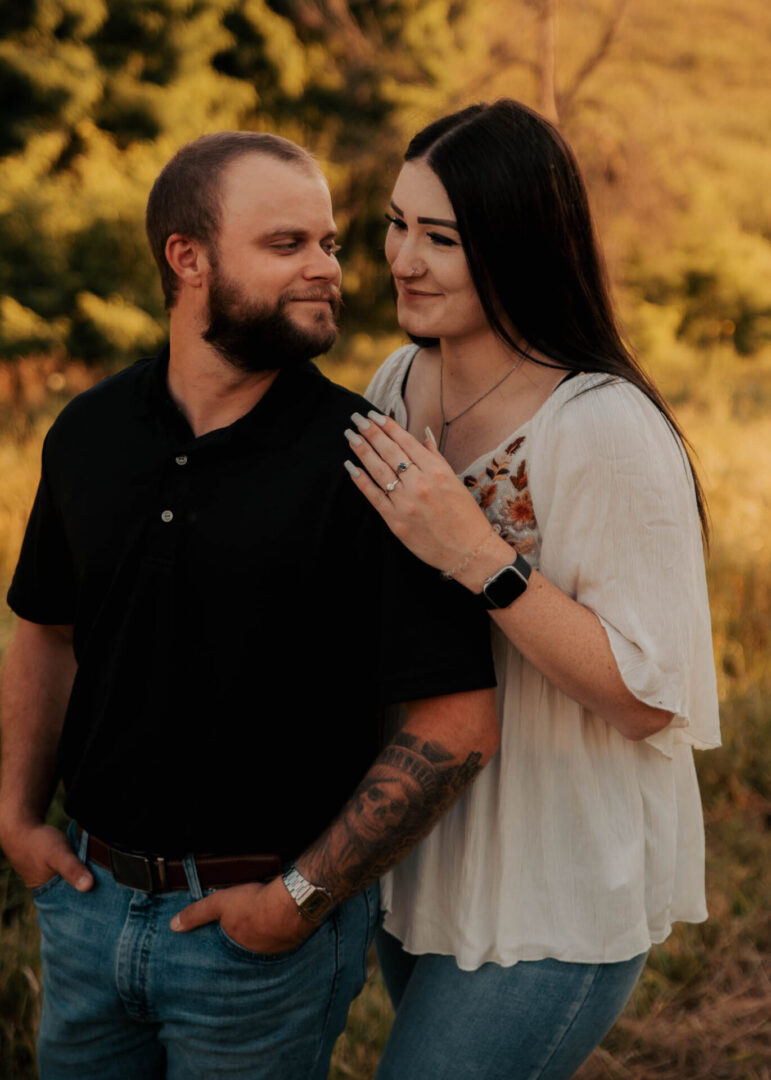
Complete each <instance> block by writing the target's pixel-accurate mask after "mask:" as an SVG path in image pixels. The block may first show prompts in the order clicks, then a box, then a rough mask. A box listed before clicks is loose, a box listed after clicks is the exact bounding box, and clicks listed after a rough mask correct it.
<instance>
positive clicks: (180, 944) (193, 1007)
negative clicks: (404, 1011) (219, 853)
mask: <svg viewBox="0 0 771 1080" xmlns="http://www.w3.org/2000/svg"><path fill="white" fill-rule="evenodd" d="M84 835H85V834H84ZM70 836H71V839H72V834H70ZM83 851H84V846H83V845H82V846H81V857H83ZM185 865H186V870H187V877H188V885H189V890H180V891H178V892H165V893H154V894H149V895H148V894H146V893H141V892H136V891H134V890H133V889H128V888H126V887H125V886H123V885H118V884H117V883H116V882H115V880H114V879H113V877H112V875H111V874H110V873H109V871H107V870H103V869H102V868H101V867H100V866H95V865H94V864H93V863H91V864H90V869H91V872H92V873H93V875H94V878H95V881H96V884H95V885H94V887H93V889H91V890H90V891H89V892H86V893H79V892H76V890H75V889H73V888H72V887H71V886H70V885H68V884H67V883H66V882H65V881H63V880H62V879H61V878H60V877H55V878H53V879H52V880H51V881H49V882H46V884H45V885H42V886H40V888H38V889H35V890H34V897H35V903H36V905H37V909H38V921H39V924H40V932H41V956H42V962H43V1012H42V1017H41V1022H40V1034H39V1040H38V1057H39V1066H40V1078H41V1080H220V1078H223V1080H224V1078H225V1077H227V1078H228V1080H324V1078H326V1076H327V1072H328V1068H329V1057H330V1054H331V1052H332V1048H333V1046H334V1043H335V1039H336V1038H337V1036H338V1035H339V1034H340V1032H341V1031H342V1030H343V1028H344V1027H345V1021H346V1017H347V1015H348V1006H349V1004H350V1002H351V999H352V998H353V997H355V995H356V994H357V993H358V992H359V990H360V989H361V987H362V986H363V984H364V980H365V978H366V966H367V951H368V947H369V944H370V942H371V939H372V935H373V933H374V928H375V924H376V922H377V919H378V914H379V913H378V893H377V886H373V887H372V888H371V889H369V890H366V891H365V892H362V893H359V895H358V896H355V897H354V898H353V899H352V900H349V901H348V902H347V903H345V904H342V905H341V906H340V907H339V908H338V909H337V910H336V911H335V912H334V913H333V914H332V915H331V916H330V917H329V918H328V919H327V920H326V921H325V922H324V923H322V925H321V926H320V927H319V929H318V930H316V931H315V932H314V933H313V934H312V935H311V937H310V938H308V940H307V941H305V942H304V943H303V944H302V945H300V946H299V947H298V948H296V949H291V950H289V951H288V952H285V953H278V954H275V955H262V954H259V953H254V952H251V951H250V950H248V949H245V948H243V947H242V946H241V945H239V944H238V943H237V942H235V941H233V940H232V939H231V938H229V937H228V936H227V935H226V934H225V932H224V930H223V929H222V927H221V926H220V925H219V923H216V922H215V923H210V924H209V925H207V926H202V927H199V928H198V929H197V930H191V931H190V932H189V933H185V934H178V933H175V932H174V931H173V930H171V929H170V927H169V923H170V921H171V919H172V917H173V916H174V915H175V914H176V913H177V912H178V911H180V910H181V909H182V908H183V907H185V906H186V905H187V904H189V903H191V902H192V901H193V900H197V899H200V897H201V895H202V893H201V888H200V885H199V883H198V875H197V873H196V870H195V863H194V862H193V860H192V859H187V860H185Z"/></svg>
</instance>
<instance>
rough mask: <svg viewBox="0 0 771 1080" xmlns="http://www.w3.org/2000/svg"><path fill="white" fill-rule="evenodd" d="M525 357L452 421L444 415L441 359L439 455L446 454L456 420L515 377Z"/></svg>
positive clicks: (441, 366) (440, 365) (441, 357)
mask: <svg viewBox="0 0 771 1080" xmlns="http://www.w3.org/2000/svg"><path fill="white" fill-rule="evenodd" d="M524 359H525V358H524V356H520V358H519V360H517V362H516V364H515V365H514V367H513V368H509V370H508V371H507V372H506V374H505V375H503V376H502V377H501V378H500V379H499V380H498V382H497V383H494V384H493V385H492V386H491V387H490V389H489V390H485V392H484V394H482V395H481V397H478V398H477V399H476V401H472V402H471V404H470V405H467V406H466V408H465V409H463V410H462V411H461V412H459V413H456V414H455V416H453V417H452V418H451V419H450V420H448V419H447V418H446V417H445V415H444V357H443V356H440V357H439V411H440V412H441V414H442V430H441V432H440V435H439V453H440V454H441V453H443V452H444V444H445V443H446V442H447V432H448V430H449V427H450V424H454V423H455V421H456V420H460V418H461V416H465V415H466V413H467V412H471V410H472V409H473V408H474V406H475V405H478V404H479V402H480V401H484V399H485V398H486V397H488V396H489V395H490V394H492V392H493V390H497V389H498V387H499V386H500V385H501V383H503V382H505V381H506V380H507V379H508V377H509V375H513V374H514V372H515V371H519V369H520V367H521V366H522V361H523V360H524Z"/></svg>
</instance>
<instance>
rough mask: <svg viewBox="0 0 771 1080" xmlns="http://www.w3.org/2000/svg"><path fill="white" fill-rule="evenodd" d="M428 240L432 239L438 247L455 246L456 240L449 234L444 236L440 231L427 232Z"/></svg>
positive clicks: (456, 244)
mask: <svg viewBox="0 0 771 1080" xmlns="http://www.w3.org/2000/svg"><path fill="white" fill-rule="evenodd" d="M428 238H429V240H432V241H433V242H434V243H435V244H438V245H439V247H457V246H458V241H457V240H453V239H452V237H451V236H444V235H443V234H442V233H433V232H431V233H428Z"/></svg>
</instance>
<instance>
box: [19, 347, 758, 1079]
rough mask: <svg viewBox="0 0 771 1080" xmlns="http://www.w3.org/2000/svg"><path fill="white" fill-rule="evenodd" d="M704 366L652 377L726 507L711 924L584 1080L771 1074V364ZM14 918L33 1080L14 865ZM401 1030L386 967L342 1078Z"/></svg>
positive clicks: (361, 358)
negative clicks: (395, 1023)
mask: <svg viewBox="0 0 771 1080" xmlns="http://www.w3.org/2000/svg"><path fill="white" fill-rule="evenodd" d="M400 340H401V339H399V338H398V337H394V338H389V339H387V340H382V339H380V340H378V339H373V338H370V337H368V336H367V335H360V336H359V337H358V338H356V339H354V340H353V341H352V342H350V343H349V346H348V349H347V351H346V352H345V353H344V354H343V358H342V359H341V360H339V361H328V362H326V363H325V365H324V366H325V369H326V371H327V373H328V374H329V375H330V376H331V377H332V378H336V379H337V380H338V381H340V382H343V383H345V384H347V385H349V386H352V387H353V388H355V389H358V390H361V389H363V387H364V386H365V385H366V383H367V381H368V377H369V374H371V372H372V370H374V367H375V366H376V364H377V363H378V362H379V360H381V359H382V358H383V356H384V355H386V354H387V353H388V352H389V351H390V350H391V349H393V348H395V347H396V346H397V345H398V344H399V343H400ZM690 360H691V363H690V364H689V365H683V366H682V367H680V368H677V367H676V366H670V367H669V368H666V367H661V368H659V366H658V365H657V364H655V363H654V369H655V374H656V377H657V378H658V379H659V380H660V382H661V384H662V387H663V389H664V390H665V392H666V393H667V394H668V395H669V396H670V399H671V400H673V401H675V402H676V407H677V413H678V417H679V418H680V419H681V421H682V423H683V426H684V427H685V429H686V432H687V433H688V435H689V436H690V438H691V441H692V442H693V445H694V447H695V449H696V452H697V454H698V458H699V462H700V468H701V473H702V478H703V481H704V485H705V489H706V492H707V496H708V499H709V503H710V507H711V512H712V522H713V544H712V557H711V560H710V565H709V583H710V596H711V604H712V618H713V630H714V643H715V656H716V662H717V668H718V683H719V691H720V697H721V715H722V722H723V739H724V745H723V747H722V748H721V749H720V750H717V751H711V752H709V753H706V754H697V763H698V768H699V775H700V782H701V787H702V793H703V797H704V804H705V816H706V821H707V847H708V871H707V886H708V898H709V899H708V902H709V910H710V918H709V920H708V921H707V922H706V923H704V924H702V925H700V926H678V927H676V928H675V931H674V932H673V934H672V936H671V937H670V938H669V939H668V941H666V942H665V943H664V944H663V945H661V946H658V947H657V948H655V949H654V950H653V951H652V953H651V957H650V959H649V962H648V965H647V968H646V971H645V973H644V976H643V978H642V980H641V982H640V984H639V986H638V988H637V990H636V992H635V994H634V996H633V998H632V1000H631V1002H630V1003H629V1006H628V1007H627V1009H626V1011H625V1013H624V1015H623V1017H622V1019H621V1020H620V1021H619V1023H618V1024H617V1025H616V1027H615V1029H614V1031H613V1032H612V1033H611V1034H610V1036H609V1037H608V1038H607V1039H606V1040H605V1043H604V1044H603V1046H602V1048H601V1049H599V1050H597V1051H596V1052H595V1054H594V1055H593V1056H592V1058H591V1060H590V1061H589V1062H587V1064H586V1065H585V1066H584V1067H583V1068H582V1070H581V1071H580V1073H579V1074H578V1075H579V1077H580V1080H771V1066H769V1062H770V1061H771V1028H770V1027H769V1017H770V1016H771V972H770V971H769V960H768V957H769V955H770V953H771V883H769V875H768V869H767V868H768V866H769V865H771V828H770V827H769V826H770V825H771V772H770V770H769V768H768V758H769V751H771V659H770V657H771V648H769V646H770V645H771V642H770V641H769V611H771V539H770V538H771V486H770V485H769V479H768V478H769V476H771V419H769V412H768V405H769V404H771V364H770V363H769V359H768V358H766V359H765V360H764V359H762V358H761V359H758V360H757V361H755V360H753V361H747V362H744V363H742V362H741V361H737V360H736V359H735V358H733V359H732V360H731V361H730V362H729V360H728V359H727V358H726V357H721V356H716V357H713V358H712V359H711V360H710V361H709V362H708V363H707V364H705V365H704V366H703V368H701V369H698V373H696V372H697V369H696V367H695V363H694V360H693V357H691V358H690ZM55 404H56V403H51V409H50V410H49V416H50V414H51V412H52V411H53V409H54V405H55ZM47 423H48V420H47V419H45V409H42V410H41V415H40V417H39V418H38V419H37V420H35V421H34V422H33V423H32V425H31V426H28V427H27V429H26V431H25V433H24V434H23V435H22V436H20V437H19V438H12V437H10V436H7V437H5V438H2V439H0V476H2V478H3V482H2V485H0V583H2V584H3V585H5V584H6V583H7V581H8V579H9V575H10V573H11V571H12V568H13V564H14V562H15V559H16V554H17V551H18V546H19V543H20V540H21V535H22V531H23V527H24V522H25V519H26V516H27V513H28V511H29V507H30V505H31V502H32V498H33V495H34V488H35V484H36V482H37V476H38V468H39V453H40V443H41V441H42V437H43V434H44V432H45V429H46V426H47ZM18 430H21V429H18ZM10 629H11V620H10V617H9V616H8V615H7V614H5V613H2V614H0V649H1V648H2V647H3V646H4V645H5V644H6V643H7V640H8V636H9V634H10ZM0 920H1V922H2V934H1V935H0V1076H8V1077H14V1080H31V1078H32V1077H33V1076H34V1067H33V1064H32V1061H33V1043H34V1036H33V1031H34V1025H35V1020H36V1015H37V1009H38V1006H39V998H40V987H39V967H38V960H37V937H36V927H35V924H34V917H33V915H32V909H31V904H30V902H29V898H28V895H27V893H26V891H25V890H24V889H23V888H22V887H21V886H20V884H19V883H18V881H17V880H16V879H15V878H14V877H13V876H12V875H11V874H10V873H9V872H8V868H7V866H6V865H5V864H1V865H0ZM390 1021H391V1012H390V1006H389V1005H388V1002H387V998H386V995H385V991H384V989H383V985H382V981H381V980H380V977H379V975H378V974H377V973H376V971H375V968H374V964H373V965H372V969H371V973H370V979H369V981H368V984H367V987H366V988H365V990H364V992H363V994H362V995H361V996H360V998H359V999H358V1000H357V1001H356V1002H355V1003H354V1005H353V1008H352V1010H351V1014H350V1018H349V1023H348V1027H347V1029H346V1032H345V1034H344V1035H343V1036H342V1037H341V1039H340V1040H339V1042H338V1045H337V1048H336V1051H335V1057H334V1061H333V1068H332V1073H331V1078H332V1080H367V1078H370V1077H372V1076H373V1074H374V1070H375V1068H376V1065H377V1061H378V1057H379V1054H380V1050H381V1049H382V1045H383V1042H384V1041H385V1038H386V1036H387V1033H388V1028H389V1026H390ZM427 1080H428V1078H427Z"/></svg>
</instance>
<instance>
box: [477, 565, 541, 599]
mask: <svg viewBox="0 0 771 1080" xmlns="http://www.w3.org/2000/svg"><path fill="white" fill-rule="evenodd" d="M529 578H530V563H529V562H528V561H527V559H523V558H522V556H521V555H519V554H518V555H517V557H516V559H515V560H514V562H513V563H511V565H510V566H504V567H503V568H502V569H501V570H498V572H497V573H495V574H493V576H492V577H489V578H488V579H487V581H486V582H485V583H484V585H483V586H482V592H481V593H480V594H479V598H480V600H481V601H482V603H483V604H484V606H485V607H486V608H487V609H488V610H489V609H490V608H505V607H508V606H509V604H513V603H514V601H515V600H516V599H518V598H519V597H520V596H521V595H522V593H523V592H524V591H525V589H526V588H527V583H528V580H529Z"/></svg>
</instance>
